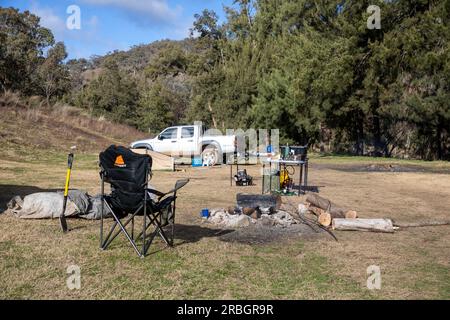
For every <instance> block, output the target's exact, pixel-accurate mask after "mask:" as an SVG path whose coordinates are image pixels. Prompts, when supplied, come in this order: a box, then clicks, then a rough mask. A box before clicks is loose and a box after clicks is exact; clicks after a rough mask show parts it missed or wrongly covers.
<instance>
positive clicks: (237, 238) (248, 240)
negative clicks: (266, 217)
mask: <svg viewBox="0 0 450 320" xmlns="http://www.w3.org/2000/svg"><path fill="white" fill-rule="evenodd" d="M288 239H304V240H317V239H327V236H326V234H325V232H324V231H320V232H318V233H316V232H315V231H314V230H312V229H311V228H310V227H308V226H307V225H305V224H295V225H291V226H289V227H286V228H282V227H269V226H263V225H260V224H254V225H251V226H249V227H247V228H242V229H238V230H235V231H233V232H230V233H227V234H225V235H222V236H220V237H219V240H221V241H224V242H237V243H242V244H249V245H258V244H268V243H272V242H281V241H285V240H288ZM330 239H331V238H330Z"/></svg>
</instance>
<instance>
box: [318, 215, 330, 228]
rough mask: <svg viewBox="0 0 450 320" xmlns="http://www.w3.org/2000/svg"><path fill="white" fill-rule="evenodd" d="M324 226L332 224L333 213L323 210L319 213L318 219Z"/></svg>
mask: <svg viewBox="0 0 450 320" xmlns="http://www.w3.org/2000/svg"><path fill="white" fill-rule="evenodd" d="M317 221H318V222H319V223H320V224H321V225H322V226H324V227H329V226H330V225H331V221H332V219H331V214H329V213H328V212H323V213H322V214H321V215H319V218H318V220H317Z"/></svg>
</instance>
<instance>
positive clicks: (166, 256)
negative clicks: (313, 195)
mask: <svg viewBox="0 0 450 320" xmlns="http://www.w3.org/2000/svg"><path fill="white" fill-rule="evenodd" d="M37 160H38V159H36V160H34V161H25V162H24V161H19V159H12V160H11V159H10V160H5V159H4V158H2V157H0V181H1V183H0V205H2V206H3V205H4V203H5V202H6V201H7V200H8V199H9V197H10V196H12V195H14V194H27V193H30V192H35V191H39V190H48V189H58V188H61V186H62V185H63V183H64V169H65V159H64V157H63V156H56V155H55V154H53V157H51V158H49V159H47V160H46V161H37ZM95 160H96V156H95V155H78V156H76V161H75V165H74V170H73V180H72V186H73V187H75V188H81V189H86V190H88V191H89V192H90V193H91V194H95V193H97V192H98V191H99V181H98V173H97V168H96V164H95ZM321 161H323V160H320V161H316V160H312V169H311V171H310V183H311V184H312V185H316V186H319V190H320V194H321V195H323V196H325V197H329V198H331V199H332V200H333V201H335V202H336V203H338V204H340V205H342V206H346V207H350V208H354V209H356V210H358V212H359V214H360V215H361V216H362V217H390V218H394V219H397V220H399V221H400V220H402V221H414V220H416V219H422V218H427V217H430V216H434V217H436V218H447V219H448V218H449V212H448V207H449V205H450V200H449V199H450V179H448V175H445V174H436V173H432V172H421V173H413V172H408V173H367V172H344V171H340V170H331V169H327V167H326V165H324V164H323V163H322V162H321ZM338 162H339V161H336V160H333V159H332V158H330V159H328V160H327V161H326V164H330V163H331V164H336V163H338ZM248 170H249V172H250V174H252V175H253V176H254V177H256V184H257V185H256V186H253V187H249V188H246V189H245V191H246V192H260V183H261V181H260V179H259V172H260V168H259V167H257V166H249V167H248ZM228 174H229V171H228V168H225V167H224V168H219V167H217V168H213V169H203V168H198V169H197V168H196V169H194V168H190V167H184V171H178V172H155V174H154V177H153V180H152V183H153V184H154V186H155V187H157V188H158V189H161V190H166V189H169V188H170V187H171V186H172V184H173V183H174V182H175V180H176V179H179V178H182V177H189V178H191V182H190V183H189V184H188V185H187V186H186V187H185V189H183V191H182V192H181V193H180V199H179V201H178V209H177V214H178V215H177V223H178V225H179V231H180V232H178V237H177V239H176V243H177V244H178V245H177V246H176V247H175V248H174V249H164V250H162V251H158V252H156V253H154V254H152V255H150V256H148V257H147V258H146V259H143V260H142V259H138V258H137V257H136V256H135V254H134V252H133V250H132V248H131V247H130V246H129V245H128V244H127V243H126V241H125V240H124V239H123V238H121V239H120V241H118V242H116V243H115V244H114V246H113V247H111V249H109V250H107V251H104V252H102V251H100V250H99V249H98V222H96V221H83V220H69V225H70V226H71V227H72V228H75V230H73V231H72V232H70V233H69V234H67V235H62V234H61V233H60V232H59V227H58V222H57V221H56V220H54V221H49V220H45V221H43V220H40V221H23V220H19V219H15V218H13V217H11V216H8V215H0V256H1V260H0V276H1V277H2V279H3V281H2V282H1V283H0V297H1V298H9V299H10V298H39V299H53V298H69V299H86V298H94V299H104V298H112V299H128V298H137V299H142V298H148V299H161V298H169V299H172V298H177V299H184V298H194V299H198V298H207V299H216V298H231V299H237V298H247V299H252V298H268V299H272V298H274V299H279V298H287V299H328V298H335V299H355V298H356V299H361V298H369V299H395V298H399V299H413V298H425V299H438V298H440V299H449V298H450V273H449V267H450V266H449V264H450V250H449V249H450V232H449V231H450V227H448V226H443V227H434V228H420V229H410V230H404V231H399V232H396V233H395V234H376V233H352V232H347V233H345V232H339V233H337V236H338V238H339V242H334V241H330V240H328V238H326V237H325V238H321V239H320V240H314V241H312V240H309V239H308V240H307V239H304V238H302V237H298V238H290V239H286V240H284V241H279V242H275V243H271V244H266V245H246V244H239V243H229V242H223V241H221V240H220V238H219V235H218V234H217V230H214V229H212V227H211V226H210V225H207V224H204V223H203V222H202V220H201V219H200V218H199V212H200V210H201V209H202V208H204V207H208V208H213V207H225V206H228V205H230V204H232V203H234V200H235V195H236V193H237V192H242V191H243V190H244V189H239V188H236V187H231V186H230V184H229V180H228V179H229V176H228ZM162 248H163V246H162V244H161V243H157V245H156V246H155V247H154V249H162ZM70 264H77V265H79V266H80V267H81V274H82V288H81V290H73V291H71V290H68V289H67V287H66V279H67V277H68V275H67V274H66V268H67V266H68V265H70ZM372 264H374V265H378V266H380V267H381V270H382V289H381V290H378V291H370V290H368V289H367V288H366V279H367V275H366V269H367V267H368V266H369V265H372Z"/></svg>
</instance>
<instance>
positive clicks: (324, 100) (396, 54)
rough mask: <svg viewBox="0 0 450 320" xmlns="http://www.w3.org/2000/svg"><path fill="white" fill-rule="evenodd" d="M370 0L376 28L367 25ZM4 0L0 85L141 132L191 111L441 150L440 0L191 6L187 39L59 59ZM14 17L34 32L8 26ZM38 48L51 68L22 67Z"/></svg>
mask: <svg viewBox="0 0 450 320" xmlns="http://www.w3.org/2000/svg"><path fill="white" fill-rule="evenodd" d="M374 4H375V5H378V6H379V7H380V8H381V19H382V20H381V29H380V30H377V29H374V30H370V29H369V28H367V20H368V18H369V16H370V15H371V13H368V12H367V8H368V6H369V5H374ZM5 10H6V11H5ZM5 10H3V9H2V15H1V20H0V23H1V25H2V27H3V26H4V25H6V26H7V28H6V29H4V28H2V30H1V32H0V39H1V40H2V41H1V43H2V45H1V47H0V55H1V59H0V70H1V71H2V73H1V77H2V79H1V85H2V87H3V88H4V89H10V88H12V89H19V88H26V91H30V92H26V94H30V93H33V94H35V93H40V94H42V95H44V96H47V98H49V97H52V96H61V95H62V92H63V90H64V89H65V92H66V93H65V95H64V99H65V100H66V101H67V102H70V103H73V104H76V105H78V106H81V107H84V108H89V109H90V110H91V111H92V112H93V113H94V114H102V115H105V116H107V117H110V118H112V119H114V120H117V121H121V122H126V123H128V124H132V125H134V126H136V127H138V128H140V129H142V130H149V131H151V132H157V131H158V130H160V129H162V128H164V127H165V126H168V125H173V124H180V123H187V122H193V121H195V120H201V121H203V122H205V123H206V125H208V126H212V127H217V128H218V129H222V130H223V129H226V128H244V129H245V128H267V129H271V128H278V129H280V132H281V140H282V141H284V142H290V143H301V144H306V143H309V144H310V145H314V146H316V147H318V148H320V149H321V150H325V151H333V152H347V153H352V154H360V155H362V154H370V155H377V156H381V155H383V156H402V157H404V156H408V157H420V158H424V159H449V158H450V151H449V150H450V93H449V89H450V88H449V76H450V56H449V52H450V51H449V43H450V41H449V40H450V39H449V38H450V30H449V24H448V23H449V15H450V0H441V1H437V0H416V1H400V0H391V1H381V0H378V1H376V0H371V1H350V0H339V1H327V0H253V1H252V0H237V1H235V4H234V6H233V7H232V8H226V13H227V19H226V21H225V22H224V23H223V24H219V22H218V21H219V20H218V17H217V15H216V14H215V13H214V12H212V11H208V10H205V11H203V12H202V13H200V14H198V15H196V16H195V22H194V24H193V27H192V36H191V38H190V39H186V40H184V41H178V42H176V41H159V42H156V43H153V44H150V45H141V46H137V47H134V48H132V49H131V50H129V51H127V52H113V53H111V54H109V55H107V56H106V57H94V58H93V59H90V60H85V59H81V60H71V61H68V62H67V63H66V64H65V65H64V66H61V64H60V63H59V62H60V61H61V59H64V57H65V56H64V54H62V52H63V51H62V49H61V46H60V45H54V43H53V42H54V41H53V37H52V35H51V33H50V32H49V31H48V30H46V29H44V28H41V27H39V24H38V19H37V18H36V17H34V16H32V15H29V14H28V13H24V14H19V13H18V12H17V11H14V10H13V11H11V9H5ZM8 10H9V11H8ZM5 17H9V18H7V19H5ZM16 20H17V21H16ZM19 20H20V22H18V21H19ZM16 24H17V26H18V25H20V28H33V29H34V30H35V31H36V32H33V33H26V32H24V33H23V34H21V33H17V34H16V33H12V32H9V31H8V28H13V27H14V26H15V25H16ZM18 37H20V38H18ZM4 39H6V40H4ZM5 45H6V46H5ZM16 45H17V48H18V49H17V52H16V53H14V52H15V50H11V48H13V49H14V48H15V46H16ZM25 45H26V46H27V48H24V47H23V46H25ZM50 46H55V49H54V50H47V54H46V56H45V57H44V56H43V54H42V52H43V51H42V50H43V48H44V47H50ZM58 48H59V49H58ZM26 50H31V52H28V53H24V52H27V51H26ZM11 52H12V53H11ZM57 52H60V53H59V54H57ZM27 57H31V58H30V59H29V58H27ZM43 60H47V64H52V63H53V65H55V66H59V68H48V67H45V65H46V64H45V63H44V64H43V67H42V68H34V67H33V66H35V65H36V64H42V61H43ZM11 66H14V68H13V69H11ZM66 68H67V70H69V71H70V75H71V87H70V89H67V88H66V87H67V83H66V82H65V81H64V79H65V71H66ZM14 70H24V72H20V73H15V72H13V71H14ZM26 70H28V73H27V72H25V71H26ZM30 70H31V71H33V70H38V71H37V72H36V74H35V75H34V76H33V75H32V74H30V73H33V72H31V71H30ZM53 73H55V74H53ZM36 79H41V80H39V81H38V82H39V83H40V85H36V83H37V82H36ZM42 79H47V82H48V81H50V82H51V85H50V86H48V85H44V84H45V81H44V82H43V81H42ZM52 79H59V80H58V81H52ZM33 81H34V82H33ZM33 83H34V84H33ZM49 89H50V90H49ZM31 91H33V92H31Z"/></svg>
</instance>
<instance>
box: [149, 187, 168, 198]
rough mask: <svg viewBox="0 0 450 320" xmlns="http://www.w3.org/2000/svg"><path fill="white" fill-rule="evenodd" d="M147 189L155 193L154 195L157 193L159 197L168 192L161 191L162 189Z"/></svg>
mask: <svg viewBox="0 0 450 320" xmlns="http://www.w3.org/2000/svg"><path fill="white" fill-rule="evenodd" d="M146 190H147V192H149V193H152V194H154V195H157V196H158V197H160V198H161V197H164V196H165V195H166V194H167V193H164V192H161V191H158V190H155V189H146Z"/></svg>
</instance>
